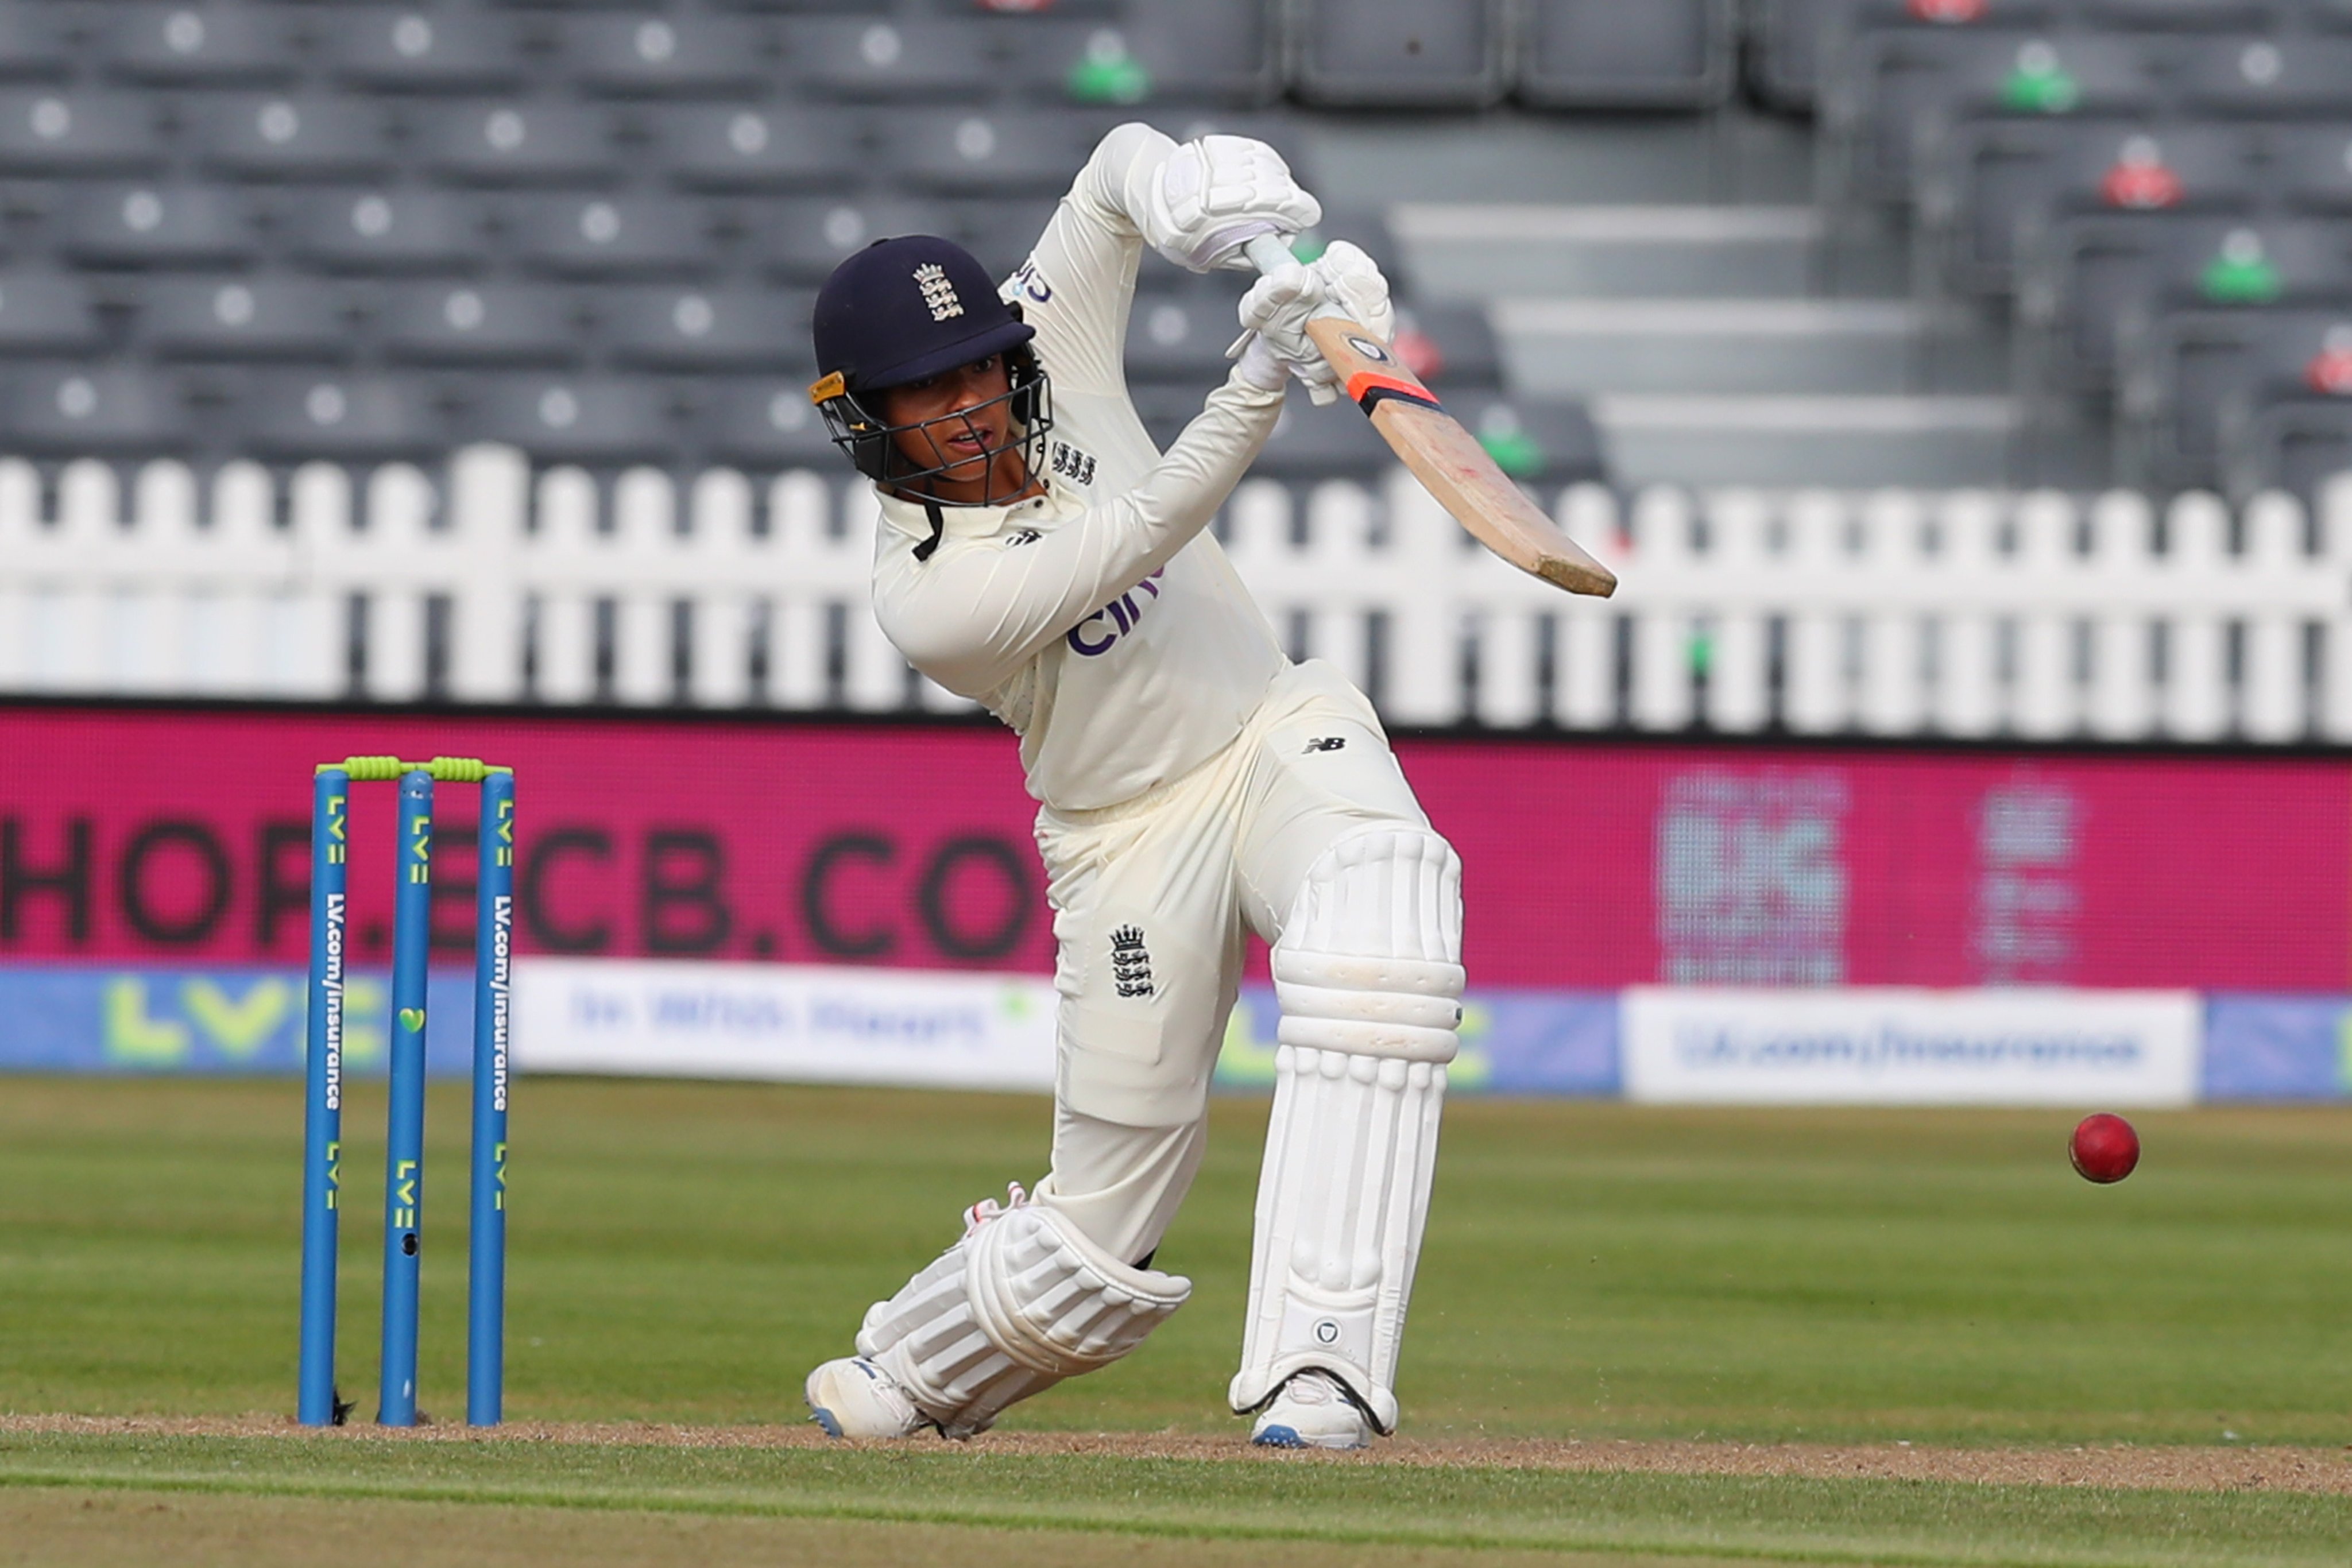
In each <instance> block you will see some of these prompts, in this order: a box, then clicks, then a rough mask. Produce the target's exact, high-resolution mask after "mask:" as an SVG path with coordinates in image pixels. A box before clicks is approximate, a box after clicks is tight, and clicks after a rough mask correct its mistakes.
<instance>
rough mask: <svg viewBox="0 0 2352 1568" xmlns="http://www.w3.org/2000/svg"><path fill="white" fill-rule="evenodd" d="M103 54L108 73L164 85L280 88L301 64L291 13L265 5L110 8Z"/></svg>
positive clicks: (106, 10) (110, 6)
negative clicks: (249, 84) (266, 85)
mask: <svg viewBox="0 0 2352 1568" xmlns="http://www.w3.org/2000/svg"><path fill="white" fill-rule="evenodd" d="M104 9H105V12H106V18H105V35H106V36H105V39H104V42H103V44H102V46H101V47H102V51H103V54H104V57H105V60H106V65H107V68H108V70H109V71H110V73H112V74H113V75H115V76H118V77H121V78H126V79H128V80H131V81H141V82H153V83H158V84H163V85H173V84H182V83H185V84H190V85H194V84H204V85H206V86H221V85H226V84H228V83H234V82H267V81H280V80H284V79H286V78H290V77H291V76H293V74H294V72H295V70H296V68H297V67H298V65H299V55H298V51H297V47H296V42H295V37H294V27H293V21H294V15H295V14H294V13H292V12H289V11H288V10H286V9H284V8H282V7H278V6H270V5H218V4H214V5H181V4H172V5H120V4H117V5H109V6H106V7H105V8H104Z"/></svg>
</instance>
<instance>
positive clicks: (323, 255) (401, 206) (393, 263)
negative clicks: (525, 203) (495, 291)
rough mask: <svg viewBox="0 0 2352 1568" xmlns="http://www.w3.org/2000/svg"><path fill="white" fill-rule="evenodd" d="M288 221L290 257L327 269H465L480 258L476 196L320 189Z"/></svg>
mask: <svg viewBox="0 0 2352 1568" xmlns="http://www.w3.org/2000/svg"><path fill="white" fill-rule="evenodd" d="M291 226H292V229H293V235H292V240H293V244H292V249H293V254H294V255H295V256H297V257H299V259H301V260H303V261H306V262H308V263H310V265H311V266H313V267H324V268H326V269H328V270H330V271H337V272H449V271H464V270H468V269H471V268H473V267H478V266H479V265H480V264H481V259H482V252H483V239H482V227H483V220H482V209H481V206H480V204H479V203H478V200H476V199H473V198H469V197H465V196H458V195H452V194H450V193H446V192H442V191H366V190H361V191H339V192H333V193H324V192H322V193H320V194H319V195H317V196H315V197H310V196H306V197H305V198H304V199H303V200H302V202H301V203H300V204H299V205H298V206H296V207H295V208H294V210H293V213H292V216H291Z"/></svg>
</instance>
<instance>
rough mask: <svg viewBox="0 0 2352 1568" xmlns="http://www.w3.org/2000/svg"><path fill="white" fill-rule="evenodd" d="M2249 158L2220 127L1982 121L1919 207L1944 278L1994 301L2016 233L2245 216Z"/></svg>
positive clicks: (1954, 143) (1945, 156)
mask: <svg viewBox="0 0 2352 1568" xmlns="http://www.w3.org/2000/svg"><path fill="white" fill-rule="evenodd" d="M2252 157H2253V148H2252V143H2251V142H2250V141H2248V139H2247V137H2246V136H2245V134H2244V133H2243V132H2242V131H2240V130H2238V129H2236V128H2234V127H2231V126H2226V125H2194V124H2161V125H2141V124H2133V123H2126V124H2122V125H2116V124H2105V123H2101V124H2084V123H2078V122H2073V121H2063V122H2059V123H2055V124H2053V123H2047V122H2034V121H2012V120H1986V121H1979V122H1978V123H1975V124H1972V125H1969V126H1964V127H1962V128H1961V129H1960V130H1959V131H1958V132H1956V133H1955V134H1954V136H1953V137H1952V139H1951V141H1949V143H1948V144H1947V146H1946V147H1945V148H1944V149H1943V151H1942V153H1941V155H1940V156H1939V158H1938V159H1937V166H1936V167H1935V168H1933V169H1931V170H1930V171H1928V172H1927V175H1926V177H1925V180H1924V182H1923V186H1922V199H1921V208H1922V213H1923V216H1924V218H1925V219H1926V222H1927V227H1928V229H1929V230H1930V232H1931V233H1934V234H1937V235H1939V236H1940V237H1939V238H1938V239H1937V241H1936V242H1935V243H1936V244H1937V248H1939V249H1940V250H1941V251H1942V252H1943V254H1944V257H1945V261H1944V265H1945V267H1946V272H1947V276H1948V277H1949V278H1950V279H1952V280H1953V281H1955V282H1957V283H1958V284H1959V285H1960V286H1962V287H1965V288H1968V289H1970V290H1976V291H1980V292H1995V291H1999V290H2002V289H2005V288H2007V287H2010V285H2011V282H2012V281H2013V279H2014V274H2015V267H2016V260H2017V250H2018V246H2019V244H2020V235H2021V234H2022V235H2028V236H2031V235H2032V234H2033V233H2034V232H2035V231H2037V230H2039V229H2040V228H2042V227H2044V226H2046V225H2048V224H2050V223H2053V222H2055V221H2057V220H2059V219H2061V218H2063V217H2066V216H2071V215H2073V214H2077V213H2095V212H2135V211H2139V212H2148V213H2171V212H2205V213H2212V212H2236V211H2242V210H2245V209H2246V208H2248V207H2249V206H2250V205H2251V204H2252V202H2253V200H2254V196H2255V193H2256V185H2255V182H2254V179H2253V174H2252ZM2026 243H2029V244H2030V243H2032V242H2031V239H2030V237H2029V238H2028V240H2027V241H2026Z"/></svg>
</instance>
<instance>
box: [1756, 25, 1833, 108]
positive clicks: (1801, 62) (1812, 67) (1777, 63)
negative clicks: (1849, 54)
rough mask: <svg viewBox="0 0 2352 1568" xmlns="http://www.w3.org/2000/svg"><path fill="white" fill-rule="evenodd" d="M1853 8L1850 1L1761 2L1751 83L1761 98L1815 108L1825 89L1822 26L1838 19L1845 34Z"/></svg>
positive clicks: (1778, 104) (1774, 104)
mask: <svg viewBox="0 0 2352 1568" xmlns="http://www.w3.org/2000/svg"><path fill="white" fill-rule="evenodd" d="M1847 8H1848V7H1847V5H1845V3H1844V0H1757V4H1756V5H1754V7H1752V10H1751V20H1750V22H1749V24H1748V28H1749V36H1750V38H1751V47H1752V49H1753V51H1754V52H1753V55H1752V57H1751V59H1750V61H1749V65H1748V79H1749V80H1750V81H1751V82H1752V83H1753V84H1754V86H1755V89H1756V91H1757V94H1758V96H1759V97H1760V98H1762V99H1764V101H1765V102H1767V103H1769V104H1770V105H1771V106H1772V107H1773V108H1775V109H1790V110H1808V109H1811V108H1812V107H1813V101H1814V99H1815V96H1816V95H1817V94H1818V93H1819V91H1820V89H1821V73H1822V27H1823V26H1824V25H1825V23H1827V22H1828V21H1829V20H1830V19H1831V18H1832V17H1835V18H1836V19H1837V20H1838V21H1839V22H1840V23H1841V27H1840V31H1841V32H1843V30H1844V29H1843V20H1844V16H1843V14H1844V12H1845V11H1846V10H1847Z"/></svg>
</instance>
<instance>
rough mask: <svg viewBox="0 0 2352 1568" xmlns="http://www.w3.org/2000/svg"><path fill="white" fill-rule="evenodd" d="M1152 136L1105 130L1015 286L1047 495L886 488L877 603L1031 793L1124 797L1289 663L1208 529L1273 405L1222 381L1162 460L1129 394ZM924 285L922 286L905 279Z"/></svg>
mask: <svg viewBox="0 0 2352 1568" xmlns="http://www.w3.org/2000/svg"><path fill="white" fill-rule="evenodd" d="M1172 149H1173V144H1172V143H1171V142H1170V141H1169V140H1168V139H1167V138H1166V137H1164V136H1162V135H1160V132H1158V131H1153V130H1152V129H1150V127H1149V126H1144V125H1123V126H1120V127H1119V128H1118V130H1116V131H1112V132H1111V133H1110V134H1109V135H1108V136H1107V137H1105V138H1104V139H1103V141H1102V144H1101V145H1100V146H1098V147H1097V148H1096V150H1095V153H1094V156H1093V157H1092V158H1091V159H1089V160H1088V161H1087V166H1086V168H1085V169H1083V170H1082V171H1080V172H1079V174H1078V178H1077V182H1076V183H1075V184H1074V185H1072V186H1071V188H1070V192H1069V193H1068V194H1067V195H1066V196H1064V197H1063V198H1062V203H1061V205H1060V207H1059V208H1058V209H1056V210H1055V214H1054V217H1053V221H1052V222H1051V223H1049V224H1047V225H1046V227H1045V234H1044V235H1043V236H1042V237H1040V238H1039V240H1038V242H1037V246H1036V248H1035V249H1034V251H1033V252H1031V254H1030V256H1029V259H1028V261H1027V262H1026V263H1024V265H1023V266H1022V267H1021V269H1020V270H1019V271H1018V272H1016V273H1014V274H1013V277H1011V278H1010V279H1009V280H1008V281H1007V282H1006V283H1005V285H1004V287H1003V297H1004V298H1007V299H1013V300H1017V301H1018V302H1019V304H1020V306H1021V308H1022V311H1023V313H1024V319H1026V320H1027V321H1028V322H1029V323H1030V324H1031V325H1032V326H1034V327H1035V328H1036V329H1037V336H1036V339H1035V340H1034V343H1033V345H1032V347H1033V348H1034V350H1035V351H1036V354H1037V359H1038V361H1039V362H1040V363H1041V364H1043V365H1044V366H1045V370H1046V371H1047V373H1048V374H1050V375H1051V376H1052V377H1053V382H1054V428H1053V430H1052V431H1051V433H1049V434H1047V436H1046V437H1045V473H1044V474H1043V475H1041V476H1040V477H1042V478H1043V479H1044V480H1045V485H1046V494H1045V495H1044V496H1041V497H1037V498H1035V499H1034V500H1030V501H1025V502H1023V503H1021V504H1019V505H1016V506H1012V507H940V516H941V517H942V518H943V520H944V524H945V528H944V531H943V532H942V534H941V537H940V544H939V548H938V549H935V550H934V551H933V552H932V553H931V556H930V559H928V560H918V559H916V558H915V548H916V547H917V546H918V545H919V544H921V543H922V542H923V541H924V540H926V539H928V538H930V535H931V523H930V517H929V514H928V512H927V511H926V510H925V508H924V507H922V505H921V504H920V503H919V502H912V501H906V500H901V499H898V498H897V497H892V496H889V495H882V496H880V497H879V499H880V503H881V512H882V526H881V528H879V530H877V537H876V541H875V552H874V612H875V615H876V617H877V619H878V620H879V621H880V622H881V624H882V630H883V632H884V633H885V634H886V635H887V636H888V637H889V639H890V641H891V642H892V643H894V644H896V645H897V647H898V651H899V652H900V653H904V654H905V655H906V656H907V659H908V663H910V664H913V665H914V666H915V667H916V668H917V669H919V670H920V671H922V672H923V674H927V675H929V676H930V677H931V679H933V680H935V681H937V682H939V684H940V685H943V686H945V687H947V688H948V690H950V691H951V692H957V693H960V694H961V695H965V696H969V697H973V698H976V699H978V700H979V701H980V702H982V704H984V705H985V706H987V707H988V709H989V710H990V711H991V712H992V713H993V714H995V715H996V716H997V717H999V718H1001V719H1003V721H1004V722H1005V723H1006V724H1008V725H1010V726H1012V727H1013V729H1014V730H1015V731H1017V732H1018V733H1019V734H1020V737H1021V761H1022V765H1023V766H1024V768H1026V769H1027V771H1028V779H1029V793H1030V794H1032V795H1034V796H1035V797H1036V798H1037V799H1038V800H1042V801H1044V802H1045V803H1046V804H1047V805H1050V806H1053V807H1055V808H1057V809H1059V810H1092V809H1094V808H1096V807H1100V806H1108V805H1114V804H1116V803H1118V801H1121V800H1129V799H1130V798H1132V797H1133V796H1136V795H1139V794H1140V793H1142V792H1143V791H1144V790H1146V789H1150V788H1151V787H1152V786H1153V785H1155V784H1159V783H1161V782H1164V781H1166V780H1168V779H1174V778H1176V777H1178V776H1179V775H1181V774H1183V773H1185V772H1187V771H1189V770H1190V769H1191V768H1193V767H1194V766H1196V765H1197V764H1199V763H1200V762H1202V761H1203V760H1205V759H1206V758H1209V757H1210V756H1212V755H1213V754H1214V753H1215V752H1217V751H1218V750H1219V749H1221V748H1222V747H1224V746H1225V745H1226V744H1227V743H1228V742H1230V741H1231V740H1232V739H1233V738H1234V736H1235V735H1237V734H1239V733H1240V731H1241V727H1242V724H1243V722H1244V719H1246V718H1247V716H1249V714H1250V712H1251V710H1253V709H1254V708H1255V707H1256V706H1257V704H1258V701H1259V699H1260V698H1261V697H1262V696H1263V695H1265V689H1266V686H1267V685H1268V684H1269V683H1270V682H1272V681H1273V679H1274V677H1275V676H1276V674H1278V673H1279V672H1280V671H1281V670H1282V669H1283V668H1284V667H1285V666H1286V664H1288V662H1289V661H1288V660H1287V659H1286V657H1285V656H1284V654H1283V652H1282V649H1281V647H1280V645H1279V644H1277V643H1276V641H1275V638H1274V632H1273V629H1272V628H1271V627H1269V626H1268V625H1267V624H1266V620H1265V615H1264V613H1263V612H1260V611H1259V609H1258V607H1257V604H1256V601H1254V600H1253V599H1251V597H1250V595H1249V591H1248V590H1247V589H1246V588H1244V587H1243V585H1242V580H1241V579H1240V577H1239V576H1238V575H1236V574H1235V572H1234V569H1233V564H1232V563H1231V562H1230V561H1228V560H1227V559H1225V555H1224V552H1223V550H1222V549H1219V548H1218V547H1217V542H1216V540H1215V539H1214V538H1212V537H1210V536H1208V535H1205V534H1203V533H1202V531H1201V530H1202V528H1204V527H1206V526H1207V524H1208V522H1209V520H1210V518H1211V517H1214V516H1215V514H1216V511H1217V508H1218V507H1221V506H1223V504H1224V500H1225V497H1226V496H1227V494H1228V493H1229V492H1231V490H1232V489H1233V487H1234V484H1235V483H1236V482H1238V481H1239V480H1240V479H1241V477H1242V476H1243V475H1244V473H1245V472H1247V470H1248V468H1249V465H1250V463H1251V462H1252V460H1253V459H1255V457H1256V456H1257V454H1258V449H1259V448H1260V447H1262V446H1264V445H1265V439H1266V437H1267V436H1268V435H1269V434H1272V433H1273V430H1274V422H1275V420H1276V416H1277V415H1279V413H1281V411H1282V393H1281V392H1263V391H1261V390H1259V389H1258V388H1256V387H1254V386H1251V385H1250V384H1249V383H1247V382H1242V381H1238V380H1234V379H1228V380H1227V381H1226V382H1225V384H1224V385H1223V386H1222V387H1220V388H1218V389H1217V390H1216V391H1215V392H1212V393H1210V394H1209V400H1208V403H1207V406H1206V407H1205V408H1203V409H1202V412H1201V414H1200V416H1199V417H1198V418H1196V419H1194V420H1193V421H1192V423H1191V424H1189V425H1187V426H1185V428H1184V431H1183V434H1181V435H1179V436H1178V437H1177V438H1176V441H1175V443H1174V444H1173V445H1171V446H1170V448H1169V449H1168V453H1167V455H1165V456H1162V455H1160V453H1158V452H1157V451H1155V450H1154V449H1153V447H1152V444H1151V439H1150V436H1149V435H1147V434H1145V433H1144V429H1143V422H1142V420H1141V419H1139V417H1137V415H1136V412H1135V407H1134V405H1133V404H1132V403H1131V402H1129V401H1128V396H1127V376H1126V371H1125V369H1124V366H1123V363H1122V359H1121V353H1122V350H1123V348H1124V346H1125V342H1126V338H1127V317H1128V307H1129V303H1130V301H1131V300H1132V298H1133V296H1134V293H1135V272H1136V266H1137V263H1138V262H1139V259H1140V257H1141V256H1142V250H1143V241H1142V236H1141V235H1140V233H1139V231H1138V229H1137V227H1136V225H1135V223H1134V221H1133V220H1132V219H1131V218H1129V215H1128V214H1129V211H1130V210H1131V204H1130V202H1129V198H1128V195H1127V190H1128V186H1129V183H1130V182H1131V181H1132V182H1134V183H1137V185H1138V188H1140V182H1141V181H1142V180H1143V179H1144V178H1147V177H1148V175H1149V172H1150V170H1151V169H1152V168H1154V167H1156V166H1157V165H1158V164H1159V162H1161V161H1162V160H1164V159H1165V158H1166V157H1167V156H1168V154H1169V152H1171V151H1172ZM910 286H911V285H910Z"/></svg>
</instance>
